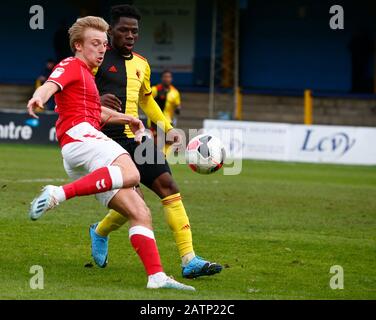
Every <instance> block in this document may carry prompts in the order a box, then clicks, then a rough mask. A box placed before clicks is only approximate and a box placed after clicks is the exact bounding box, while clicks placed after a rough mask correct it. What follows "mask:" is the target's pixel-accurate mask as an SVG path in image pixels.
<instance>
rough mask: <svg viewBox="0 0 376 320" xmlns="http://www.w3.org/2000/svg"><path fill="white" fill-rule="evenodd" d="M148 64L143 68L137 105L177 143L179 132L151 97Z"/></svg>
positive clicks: (179, 139)
mask: <svg viewBox="0 0 376 320" xmlns="http://www.w3.org/2000/svg"><path fill="white" fill-rule="evenodd" d="M150 74H151V71H150V66H149V64H148V65H147V67H146V70H145V77H144V81H143V83H142V86H141V90H140V93H139V100H138V101H139V106H140V108H141V109H142V110H143V111H144V112H145V114H146V116H147V117H148V118H149V119H150V120H151V121H152V122H153V123H155V124H156V125H157V126H162V127H161V129H162V130H163V131H164V132H166V133H167V132H168V133H169V135H170V137H172V138H173V140H174V141H175V142H177V143H180V142H181V141H182V137H181V135H180V133H179V132H178V131H177V130H175V129H174V128H173V126H172V125H171V123H170V122H169V121H168V120H167V119H166V117H165V115H164V114H163V112H162V110H161V108H160V107H159V105H158V103H157V102H156V101H155V100H154V98H153V90H152V88H151V87H150Z"/></svg>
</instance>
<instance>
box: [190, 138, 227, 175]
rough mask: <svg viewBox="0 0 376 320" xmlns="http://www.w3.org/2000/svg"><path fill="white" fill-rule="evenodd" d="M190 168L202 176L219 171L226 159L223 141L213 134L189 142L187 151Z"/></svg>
mask: <svg viewBox="0 0 376 320" xmlns="http://www.w3.org/2000/svg"><path fill="white" fill-rule="evenodd" d="M185 158H186V161H187V163H188V166H189V167H190V168H191V169H192V170H193V171H194V172H198V173H201V174H209V173H213V172H216V171H218V170H219V169H220V168H222V166H223V162H224V161H225V158H226V152H225V148H224V147H223V145H222V142H221V140H219V139H218V138H217V137H215V136H213V135H211V134H200V135H198V136H196V137H194V138H193V139H192V140H191V141H189V143H188V145H187V148H186V150H185Z"/></svg>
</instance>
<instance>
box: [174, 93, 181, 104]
mask: <svg viewBox="0 0 376 320" xmlns="http://www.w3.org/2000/svg"><path fill="white" fill-rule="evenodd" d="M180 106H181V100H180V93H179V91H178V90H176V98H175V107H176V108H178V107H180Z"/></svg>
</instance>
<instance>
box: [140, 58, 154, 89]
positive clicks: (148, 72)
mask: <svg viewBox="0 0 376 320" xmlns="http://www.w3.org/2000/svg"><path fill="white" fill-rule="evenodd" d="M150 75H151V70H150V66H149V63H147V64H146V68H145V75H144V81H143V83H142V86H141V93H142V94H143V95H145V96H148V95H151V94H152V90H151V87H150Z"/></svg>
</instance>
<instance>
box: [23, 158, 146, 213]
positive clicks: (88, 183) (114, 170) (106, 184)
mask: <svg viewBox="0 0 376 320" xmlns="http://www.w3.org/2000/svg"><path fill="white" fill-rule="evenodd" d="M121 157H122V159H123V160H125V159H126V158H129V157H128V156H127V155H124V156H121ZM127 160H128V159H127ZM125 161H126V160H125ZM129 161H132V160H130V158H129V160H128V162H129ZM131 163H132V162H131ZM132 166H134V165H133V163H132ZM124 167H125V166H124ZM139 181H140V176H139V173H138V171H137V169H135V170H132V171H131V170H125V169H124V168H122V167H120V166H117V165H112V166H108V167H103V168H99V169H97V170H94V171H93V172H91V173H89V174H87V175H85V176H83V177H82V178H80V179H78V180H75V181H73V182H71V183H68V184H66V185H64V186H60V187H57V186H52V185H48V186H46V187H44V188H43V189H42V192H41V194H40V195H39V196H38V197H36V198H35V199H34V200H33V201H32V203H31V207H30V211H29V216H30V218H31V220H37V219H39V218H40V217H41V216H42V215H43V214H44V213H45V212H46V211H47V210H50V209H53V208H55V207H56V206H57V205H58V204H59V203H61V202H63V201H65V200H69V199H71V198H74V197H78V196H87V195H92V194H97V193H102V192H106V191H109V190H113V189H119V188H128V187H132V186H135V185H137V184H138V183H139Z"/></svg>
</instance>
